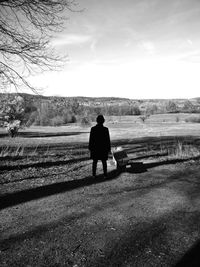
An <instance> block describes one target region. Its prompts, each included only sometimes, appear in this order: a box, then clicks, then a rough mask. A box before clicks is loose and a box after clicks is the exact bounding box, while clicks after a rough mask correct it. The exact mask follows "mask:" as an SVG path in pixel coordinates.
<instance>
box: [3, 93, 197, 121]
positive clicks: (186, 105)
mask: <svg viewBox="0 0 200 267" xmlns="http://www.w3.org/2000/svg"><path fill="white" fill-rule="evenodd" d="M14 96H16V94H7V95H6V94H0V112H1V106H3V104H2V103H5V101H6V100H5V99H6V98H13V97H14ZM20 96H22V97H23V99H24V102H25V121H26V122H27V123H28V124H30V125H31V124H36V125H63V124H66V123H69V122H76V121H84V123H87V121H91V120H94V119H95V117H96V115H97V114H100V113H102V114H104V115H107V116H110V115H116V116H117V115H119V116H123V115H142V114H150V115H151V114H156V113H178V112H186V113H200V97H196V98H192V99H129V98H117V97H84V96H77V97H59V96H42V95H32V94H25V93H23V94H20Z"/></svg>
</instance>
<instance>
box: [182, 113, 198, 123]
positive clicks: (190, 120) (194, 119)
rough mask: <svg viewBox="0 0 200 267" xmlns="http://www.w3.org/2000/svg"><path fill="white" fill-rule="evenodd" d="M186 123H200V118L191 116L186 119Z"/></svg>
mask: <svg viewBox="0 0 200 267" xmlns="http://www.w3.org/2000/svg"><path fill="white" fill-rule="evenodd" d="M185 122H193V123H200V116H195V115H193V116H190V117H187V118H186V119H185Z"/></svg>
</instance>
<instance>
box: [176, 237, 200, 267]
mask: <svg viewBox="0 0 200 267" xmlns="http://www.w3.org/2000/svg"><path fill="white" fill-rule="evenodd" d="M189 266H191V267H199V266H200V241H198V242H196V243H195V244H194V245H193V246H192V248H191V249H190V250H188V251H187V252H186V253H185V255H184V256H183V257H182V259H181V260H180V261H179V262H178V263H177V264H176V265H174V267H189Z"/></svg>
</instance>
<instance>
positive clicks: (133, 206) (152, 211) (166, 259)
mask: <svg viewBox="0 0 200 267" xmlns="http://www.w3.org/2000/svg"><path fill="white" fill-rule="evenodd" d="M199 170H200V167H199V166H198V164H196V163H193V164H189V163H184V164H175V165H163V166H159V167H155V168H151V169H148V170H147V171H146V172H141V173H134V172H124V173H121V174H120V175H114V174H112V173H111V174H110V176H109V178H108V179H107V180H103V179H102V177H101V176H100V177H99V178H97V180H96V181H92V180H91V179H92V178H91V177H88V178H87V179H85V180H84V182H82V184H81V183H80V184H79V186H77V187H76V186H74V187H73V186H71V187H67V185H66V184H65V185H64V184H63V186H64V188H63V190H60V191H52V192H51V194H47V195H46V196H45V195H43V197H41V198H38V199H37V198H35V199H34V198H33V199H32V200H31V201H26V202H24V203H21V204H17V205H12V206H10V207H9V205H7V207H5V208H3V207H2V208H1V210H0V239H1V240H0V266H9V267H10V266H74V267H75V266H76V267H79V266H127V267H128V266H154V267H155V266H159V267H160V266H173V265H175V264H176V263H177V262H178V261H179V260H180V259H181V258H182V257H183V256H184V254H185V253H186V251H188V250H189V249H190V248H191V247H192V246H193V245H194V244H196V242H198V239H199V236H200V194H199V193H200V180H199ZM82 179H84V178H82ZM61 187H62V184H60V187H59V188H61ZM186 256H188V257H187V259H189V260H191V259H190V254H188V255H186ZM195 256H196V255H195ZM192 258H194V257H192ZM197 260H199V259H197ZM181 266H182V265H181ZM186 266H190V265H186ZM196 266H199V265H196Z"/></svg>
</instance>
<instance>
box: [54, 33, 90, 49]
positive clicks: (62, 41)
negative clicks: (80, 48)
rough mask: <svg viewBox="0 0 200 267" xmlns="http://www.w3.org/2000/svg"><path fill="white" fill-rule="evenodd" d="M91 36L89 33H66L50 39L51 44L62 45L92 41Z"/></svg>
mask: <svg viewBox="0 0 200 267" xmlns="http://www.w3.org/2000/svg"><path fill="white" fill-rule="evenodd" d="M92 41H93V38H92V36H91V35H82V34H67V35H63V36H61V37H59V38H57V39H54V40H53V41H52V45H53V46H63V45H81V44H84V43H88V42H92Z"/></svg>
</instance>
